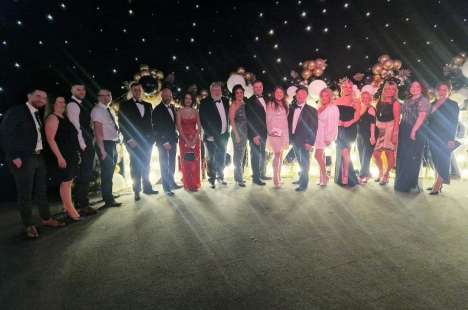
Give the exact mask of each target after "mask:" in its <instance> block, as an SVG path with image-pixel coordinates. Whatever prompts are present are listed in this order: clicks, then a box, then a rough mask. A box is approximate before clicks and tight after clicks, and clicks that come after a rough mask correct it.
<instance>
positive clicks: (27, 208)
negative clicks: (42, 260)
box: [0, 89, 65, 238]
mask: <svg viewBox="0 0 468 310" xmlns="http://www.w3.org/2000/svg"><path fill="white" fill-rule="evenodd" d="M46 104H47V93H46V92H45V91H43V90H40V89H35V90H34V91H32V92H31V93H30V94H29V95H28V102H26V104H21V105H16V106H13V107H12V108H10V109H9V110H8V112H7V113H6V114H5V116H4V118H3V121H2V123H1V127H0V133H1V138H2V146H3V150H4V152H5V159H6V160H7V162H8V165H9V166H10V171H11V173H12V174H13V177H14V180H15V183H16V190H17V193H18V208H19V211H20V214H21V219H22V221H23V225H24V227H25V229H26V235H27V237H28V238H37V237H39V233H38V231H37V228H36V226H35V225H34V223H33V220H32V197H33V193H34V198H35V199H36V200H37V204H38V206H39V214H40V217H41V219H42V225H44V226H50V227H61V226H64V225H65V224H64V223H61V222H59V221H57V220H55V219H53V218H52V217H51V216H50V210H49V204H48V202H47V172H46V166H45V163H44V157H43V151H44V148H45V146H46V145H45V143H47V142H46V138H45V134H44V126H43V122H42V120H41V117H40V115H39V109H41V108H43V107H44V106H45V105H46Z"/></svg>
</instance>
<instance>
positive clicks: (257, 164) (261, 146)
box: [245, 80, 271, 185]
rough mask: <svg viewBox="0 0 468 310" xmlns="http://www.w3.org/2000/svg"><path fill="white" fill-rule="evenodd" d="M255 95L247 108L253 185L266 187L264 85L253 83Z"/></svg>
mask: <svg viewBox="0 0 468 310" xmlns="http://www.w3.org/2000/svg"><path fill="white" fill-rule="evenodd" d="M253 90H254V95H253V96H252V97H250V98H249V99H248V100H247V102H246V106H245V113H246V115H247V124H248V137H249V142H250V143H249V144H250V160H251V165H252V173H253V183H255V184H257V185H265V182H263V181H262V179H263V180H269V179H271V178H268V177H266V176H265V165H266V161H265V143H266V139H267V135H268V131H267V125H266V101H265V99H264V98H263V83H262V81H259V80H257V81H255V82H254V83H253Z"/></svg>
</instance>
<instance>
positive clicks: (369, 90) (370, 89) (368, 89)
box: [361, 84, 377, 96]
mask: <svg viewBox="0 0 468 310" xmlns="http://www.w3.org/2000/svg"><path fill="white" fill-rule="evenodd" d="M364 92H367V93H369V94H371V95H372V96H374V94H375V93H376V92H377V89H376V88H375V87H374V86H372V85H371V84H367V85H365V86H364V87H363V88H362V89H361V94H362V93H364Z"/></svg>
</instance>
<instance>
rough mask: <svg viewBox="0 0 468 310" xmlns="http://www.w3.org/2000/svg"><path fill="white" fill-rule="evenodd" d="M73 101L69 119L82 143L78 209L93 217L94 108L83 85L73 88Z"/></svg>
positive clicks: (77, 191)
mask: <svg viewBox="0 0 468 310" xmlns="http://www.w3.org/2000/svg"><path fill="white" fill-rule="evenodd" d="M71 93H72V96H71V99H70V101H69V103H68V104H67V117H68V119H69V120H70V122H71V123H72V124H73V126H75V128H76V131H77V132H78V142H79V143H80V156H81V161H80V167H79V170H78V175H77V177H76V180H75V188H74V193H75V200H76V204H75V205H76V207H77V209H79V210H80V212H81V213H82V214H85V215H93V214H96V210H94V209H93V208H91V207H90V206H89V196H88V195H89V184H90V183H91V180H92V177H93V168H94V156H95V152H94V147H93V139H94V132H93V129H92V127H91V110H92V108H93V106H92V105H91V103H90V102H89V101H87V100H86V99H85V97H86V88H85V86H84V85H82V84H74V85H72V88H71Z"/></svg>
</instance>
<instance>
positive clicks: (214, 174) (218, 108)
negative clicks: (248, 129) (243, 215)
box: [199, 82, 229, 188]
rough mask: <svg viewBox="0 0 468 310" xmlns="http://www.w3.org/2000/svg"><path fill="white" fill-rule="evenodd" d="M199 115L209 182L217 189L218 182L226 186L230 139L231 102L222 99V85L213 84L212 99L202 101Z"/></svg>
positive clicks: (211, 89)
mask: <svg viewBox="0 0 468 310" xmlns="http://www.w3.org/2000/svg"><path fill="white" fill-rule="evenodd" d="M199 114H200V122H201V125H202V127H203V132H204V137H203V141H204V142H205V148H206V150H207V153H208V181H209V182H210V184H211V188H215V187H216V186H215V181H216V180H218V182H220V183H221V184H223V185H226V184H227V183H226V182H225V181H224V166H225V162H226V145H227V141H228V139H229V101H228V100H227V98H223V97H222V86H221V83H219V82H215V83H212V84H211V86H210V97H207V98H205V99H203V100H202V101H201V103H200V111H199Z"/></svg>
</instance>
